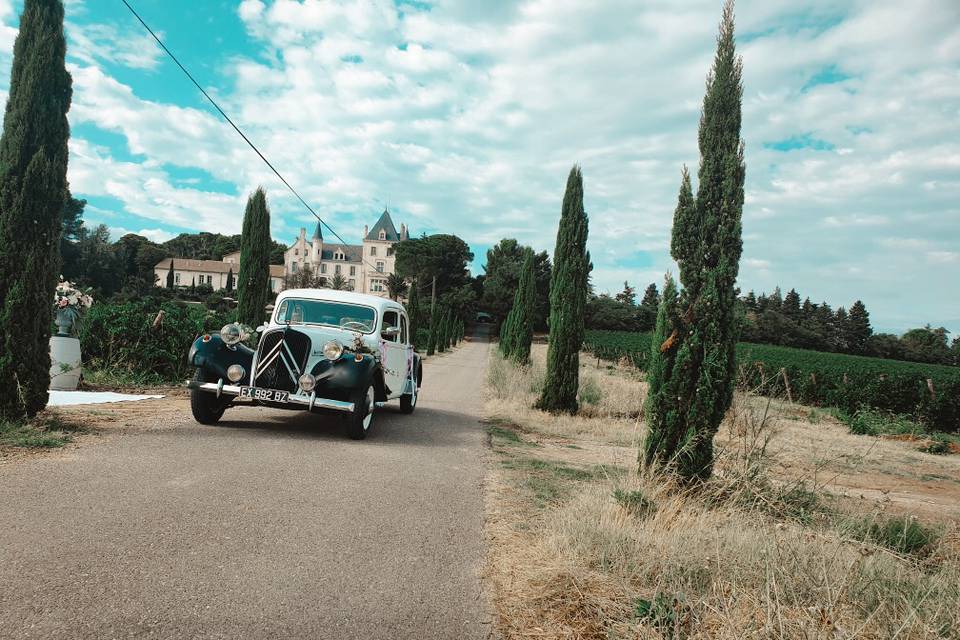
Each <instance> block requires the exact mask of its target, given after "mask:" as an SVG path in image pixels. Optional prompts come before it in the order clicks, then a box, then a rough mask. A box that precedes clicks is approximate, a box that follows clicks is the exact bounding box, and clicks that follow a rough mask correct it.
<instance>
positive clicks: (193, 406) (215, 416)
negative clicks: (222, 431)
mask: <svg viewBox="0 0 960 640" xmlns="http://www.w3.org/2000/svg"><path fill="white" fill-rule="evenodd" d="M193 379H194V381H196V382H209V380H207V376H205V375H204V373H203V369H200V368H199V367H198V368H197V370H196V372H195V373H194V374H193ZM228 403H229V400H225V399H223V398H218V397H217V396H216V394H213V393H210V392H209V391H201V390H200V389H191V390H190V411H191V412H192V413H193V419H194V420H196V421H197V422H199V423H200V424H217V423H218V422H220V418H222V417H223V412H224V411H225V410H226V409H227V404H228Z"/></svg>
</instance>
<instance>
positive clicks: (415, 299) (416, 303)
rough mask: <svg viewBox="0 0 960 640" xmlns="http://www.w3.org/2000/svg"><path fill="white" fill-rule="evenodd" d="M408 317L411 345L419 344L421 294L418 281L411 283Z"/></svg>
mask: <svg viewBox="0 0 960 640" xmlns="http://www.w3.org/2000/svg"><path fill="white" fill-rule="evenodd" d="M407 316H408V317H409V319H410V343H411V344H413V345H416V344H417V329H418V328H419V326H420V293H419V292H418V291H417V281H416V280H414V281H413V282H412V283H410V297H409V298H408V299H407Z"/></svg>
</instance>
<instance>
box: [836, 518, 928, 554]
mask: <svg viewBox="0 0 960 640" xmlns="http://www.w3.org/2000/svg"><path fill="white" fill-rule="evenodd" d="M840 528H841V530H844V529H845V530H846V532H847V533H848V534H849V535H850V536H851V537H853V538H856V539H857V540H862V541H864V542H872V543H873V544H876V545H879V546H881V547H886V548H887V549H890V550H891V551H895V552H897V553H899V554H902V555H913V556H925V555H927V553H928V552H929V551H930V550H931V549H932V548H933V546H934V545H935V544H936V543H937V541H938V540H939V539H940V532H939V531H937V530H936V529H934V528H932V527H928V526H925V525H924V524H923V523H921V522H919V521H918V520H917V519H916V518H914V517H913V516H894V517H891V518H867V519H863V520H856V521H851V522H849V523H847V524H846V525H842V526H841V527H840Z"/></svg>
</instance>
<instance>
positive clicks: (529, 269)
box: [510, 249, 537, 364]
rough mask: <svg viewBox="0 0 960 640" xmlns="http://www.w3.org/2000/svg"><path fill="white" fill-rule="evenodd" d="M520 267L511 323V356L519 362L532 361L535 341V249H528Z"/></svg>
mask: <svg viewBox="0 0 960 640" xmlns="http://www.w3.org/2000/svg"><path fill="white" fill-rule="evenodd" d="M525 253H526V255H525V256H524V259H523V266H522V267H521V269H520V282H519V284H518V285H517V293H516V295H514V298H513V309H512V310H511V311H510V313H511V315H513V322H512V324H511V330H512V337H511V338H510V344H511V345H512V350H511V353H510V357H511V358H513V359H514V360H516V361H517V363H518V364H527V363H528V362H530V345H531V344H532V343H533V315H534V313H536V304H537V290H536V286H537V285H536V274H535V273H534V268H535V267H534V254H533V250H531V249H527V250H526V252H525Z"/></svg>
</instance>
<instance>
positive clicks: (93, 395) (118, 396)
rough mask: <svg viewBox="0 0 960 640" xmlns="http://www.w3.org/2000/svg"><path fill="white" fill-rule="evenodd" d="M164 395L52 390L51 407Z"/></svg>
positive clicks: (142, 398) (131, 400)
mask: <svg viewBox="0 0 960 640" xmlns="http://www.w3.org/2000/svg"><path fill="white" fill-rule="evenodd" d="M162 397H163V396H138V395H134V394H130V393H113V392H112V391H51V392H50V401H49V402H48V403H47V406H49V407H65V406H68V405H72V404H103V403H105V402H133V401H136V400H150V399H152V398H162Z"/></svg>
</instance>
